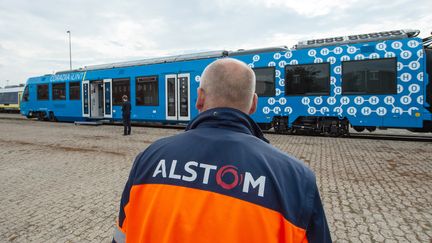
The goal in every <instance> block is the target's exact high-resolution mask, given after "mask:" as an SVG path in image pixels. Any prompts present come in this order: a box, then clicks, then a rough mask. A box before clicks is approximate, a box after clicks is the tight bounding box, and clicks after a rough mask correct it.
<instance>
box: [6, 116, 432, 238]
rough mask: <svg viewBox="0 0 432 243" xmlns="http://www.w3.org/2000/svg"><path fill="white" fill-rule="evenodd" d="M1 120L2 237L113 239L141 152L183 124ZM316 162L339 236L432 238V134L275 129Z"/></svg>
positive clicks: (280, 143)
mask: <svg viewBox="0 0 432 243" xmlns="http://www.w3.org/2000/svg"><path fill="white" fill-rule="evenodd" d="M122 129H123V128H122V127H120V126H96V127H95V126H75V125H73V124H69V123H48V122H36V121H25V120H22V121H21V120H20V121H18V120H0V195H1V197H0V242H109V241H110V240H111V237H112V233H113V227H114V224H115V220H116V216H117V212H118V205H119V200H120V195H121V192H122V190H123V186H124V183H125V181H126V178H127V175H128V172H129V169H130V167H131V164H132V160H133V159H134V157H135V155H136V154H137V153H138V152H139V151H141V150H143V149H144V148H146V147H147V146H148V145H149V144H150V143H152V142H153V141H155V140H156V139H158V138H160V137H164V136H169V135H171V134H175V133H179V132H181V131H179V130H173V129H157V128H143V127H139V128H137V127H133V130H132V133H133V134H132V136H126V137H124V136H122V135H121V134H122ZM267 137H268V138H269V140H270V141H271V143H272V144H274V145H276V146H277V147H279V148H280V149H282V150H284V151H286V152H287V153H291V154H293V155H294V156H296V157H298V158H300V159H301V160H303V161H304V162H305V163H306V164H307V165H308V166H309V167H310V168H312V170H314V171H315V173H316V176H317V179H318V184H319V187H320V192H321V196H322V198H323V202H324V206H325V210H326V214H327V218H328V221H329V224H330V230H331V233H332V237H333V240H334V241H335V242H432V241H431V239H432V223H431V222H432V192H431V188H432V178H431V175H432V144H431V143H424V142H401V141H379V140H364V139H346V138H324V137H305V136H282V135H267Z"/></svg>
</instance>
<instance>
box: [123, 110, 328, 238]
mask: <svg viewBox="0 0 432 243" xmlns="http://www.w3.org/2000/svg"><path fill="white" fill-rule="evenodd" d="M300 146H301V145H300ZM117 226H118V228H117V229H116V232H115V235H114V242H146V243H149V242H157V243H164V242H176V243H178V242H223V243H229V242H258V243H270V242H331V239H330V233H329V229H328V226H327V221H326V218H325V215H324V210H323V207H322V204H321V199H320V196H319V193H318V189H317V186H316V182H315V176H314V174H313V173H312V172H311V170H310V169H308V168H307V167H306V166H305V165H304V164H303V163H302V162H300V161H299V160H297V159H295V158H293V157H291V156H289V155H287V154H285V153H284V152H281V151H280V150H278V149H276V148H275V147H273V146H271V145H270V144H268V141H267V140H266V139H265V138H264V137H263V135H262V133H261V130H260V129H259V128H258V126H257V125H256V124H255V123H254V122H253V120H252V119H251V118H250V117H249V116H247V115H246V114H244V113H242V112H240V111H237V110H235V109H230V108H217V109H212V110H208V111H206V112H203V113H201V114H200V115H198V117H197V118H195V119H194V120H193V121H191V123H190V124H189V126H188V127H187V129H186V132H184V133H182V134H179V135H176V136H173V137H168V138H163V139H160V140H158V141H156V142H155V143H153V144H152V145H151V146H149V147H148V148H147V149H146V150H145V151H144V152H142V153H141V154H139V155H138V156H137V158H136V160H135V162H134V164H133V166H132V170H131V172H130V176H129V179H128V181H127V183H126V186H125V189H124V192H123V195H122V199H121V205H120V213H119V219H118V225H117Z"/></svg>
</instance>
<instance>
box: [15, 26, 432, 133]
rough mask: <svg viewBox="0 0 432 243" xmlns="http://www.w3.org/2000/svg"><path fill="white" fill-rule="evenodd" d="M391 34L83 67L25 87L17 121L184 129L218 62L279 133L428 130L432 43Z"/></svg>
mask: <svg viewBox="0 0 432 243" xmlns="http://www.w3.org/2000/svg"><path fill="white" fill-rule="evenodd" d="M418 34H419V31H413V30H397V31H385V32H378V33H370V34H363V35H351V36H341V37H334V38H325V39H316V40H308V41H301V42H299V43H298V44H297V45H295V46H294V47H293V48H291V49H288V48H286V47H275V48H262V49H253V50H238V51H224V50H221V51H214V52H205V53H196V54H190V55H179V56H171V57H164V58H152V59H145V60H139V61H131V62H122V63H113V64H105V65H95V66H86V67H83V68H80V69H76V70H72V71H64V72H58V73H56V74H54V75H45V76H40V77H33V78H30V79H28V81H27V83H26V87H25V89H24V94H23V97H22V102H21V107H20V108H21V114H22V115H24V116H27V117H37V118H39V119H41V120H51V121H56V120H58V121H92V120H107V119H108V120H110V121H116V120H120V119H121V97H122V96H123V95H127V96H128V97H130V100H131V104H132V115H131V119H132V120H133V121H137V122H161V123H164V124H173V123H186V122H188V121H190V120H191V119H192V118H193V117H194V116H196V115H197V114H198V111H197V110H196V109H195V107H194V104H195V101H196V98H197V97H196V89H197V88H198V86H199V82H200V75H201V73H202V71H203V70H204V68H205V67H206V66H207V65H208V64H209V63H211V62H212V61H214V60H216V59H218V58H224V57H231V58H236V59H238V60H241V61H243V62H245V63H247V64H248V65H249V66H250V67H251V68H253V70H254V71H255V74H256V77H257V84H256V93H257V94H258V97H259V104H258V109H257V112H256V113H255V114H254V115H252V118H253V119H254V120H255V121H256V122H257V123H258V124H259V125H260V126H261V127H262V128H263V129H270V128H272V127H273V128H274V130H275V131H276V132H278V133H296V132H298V131H307V132H310V133H319V134H326V135H334V136H337V135H344V134H347V133H348V132H349V127H350V126H351V127H353V128H354V129H355V130H357V131H363V130H369V131H374V130H375V129H376V128H404V129H410V130H415V131H424V132H431V131H432V113H431V112H432V108H431V106H430V105H431V104H432V85H431V83H432V82H431V77H432V48H431V47H432V45H431V44H432V37H428V38H425V39H421V38H418V37H417V36H418Z"/></svg>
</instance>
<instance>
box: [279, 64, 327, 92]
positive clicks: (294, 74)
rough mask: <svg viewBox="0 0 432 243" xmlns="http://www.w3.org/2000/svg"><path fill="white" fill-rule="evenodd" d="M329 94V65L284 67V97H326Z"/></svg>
mask: <svg viewBox="0 0 432 243" xmlns="http://www.w3.org/2000/svg"><path fill="white" fill-rule="evenodd" d="M329 93H330V64H329V63H315V64H300V65H287V66H285V95H328V94H329Z"/></svg>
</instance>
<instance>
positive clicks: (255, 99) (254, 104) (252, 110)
mask: <svg viewBox="0 0 432 243" xmlns="http://www.w3.org/2000/svg"><path fill="white" fill-rule="evenodd" d="M257 106H258V95H257V94H256V93H254V96H253V99H252V105H251V107H250V109H249V115H252V114H253V113H255V111H256V109H257Z"/></svg>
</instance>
